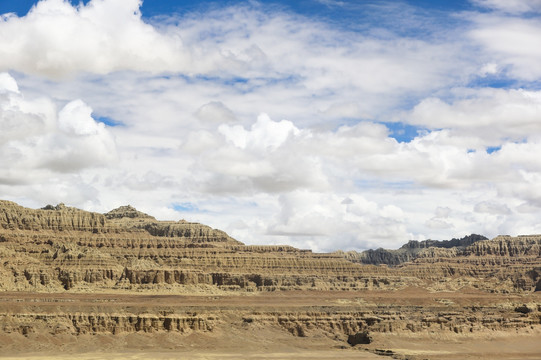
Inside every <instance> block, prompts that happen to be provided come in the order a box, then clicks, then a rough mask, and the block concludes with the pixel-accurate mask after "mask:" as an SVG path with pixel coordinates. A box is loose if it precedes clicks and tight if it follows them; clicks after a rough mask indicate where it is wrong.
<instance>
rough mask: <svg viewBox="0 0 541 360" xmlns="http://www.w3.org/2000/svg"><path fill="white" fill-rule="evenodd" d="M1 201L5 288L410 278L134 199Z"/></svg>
mask: <svg viewBox="0 0 541 360" xmlns="http://www.w3.org/2000/svg"><path fill="white" fill-rule="evenodd" d="M0 205H1V207H0V229H1V231H0V255H2V257H3V258H5V261H4V262H3V264H2V265H1V267H0V272H1V274H2V275H3V276H2V279H1V280H0V289H2V290H31V291H62V290H72V291H82V290H87V289H89V288H90V289H94V290H111V291H114V290H137V289H139V290H145V289H146V290H160V289H161V290H164V289H167V290H172V289H177V290H181V289H182V288H183V287H184V286H186V285H196V286H215V287H217V288H219V289H222V290H244V291H257V290H265V291H269V290H270V291H272V290H280V289H282V290H287V289H305V288H323V289H364V288H393V287H400V286H403V285H404V284H405V281H407V279H403V278H400V277H399V276H397V275H394V274H393V273H392V272H391V271H389V270H387V269H383V268H381V269H380V268H376V267H362V266H360V265H358V264H354V263H352V262H350V261H347V260H346V259H343V258H342V257H340V256H337V255H334V254H314V253H312V252H311V251H305V250H299V249H295V248H293V247H290V246H245V245H243V244H242V243H240V242H238V241H236V240H235V239H233V238H231V237H230V236H228V235H227V234H226V233H225V232H223V231H220V230H216V229H212V228H210V227H208V226H205V225H201V224H197V223H191V222H187V221H184V220H181V221H178V222H173V221H157V220H156V219H155V218H153V217H151V216H149V215H147V214H144V213H142V212H139V211H137V210H136V209H134V208H133V207H131V206H123V207H120V208H118V209H115V210H113V211H111V212H109V213H107V214H105V215H102V214H97V213H90V212H86V211H82V210H78V209H74V208H70V207H65V206H63V205H59V206H56V207H53V206H47V207H45V208H44V209H39V210H32V209H27V208H23V207H21V206H19V205H17V204H15V203H12V202H7V201H4V202H1V203H0Z"/></svg>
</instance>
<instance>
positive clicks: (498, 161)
mask: <svg viewBox="0 0 541 360" xmlns="http://www.w3.org/2000/svg"><path fill="white" fill-rule="evenodd" d="M478 3H479V4H481V1H479V2H478ZM482 3H483V4H482V5H483V6H489V5H490V7H491V8H495V7H499V8H500V9H501V11H499V12H485V13H472V12H470V13H467V14H461V15H460V17H453V19H454V21H458V22H461V21H462V22H461V23H460V24H462V25H465V26H455V25H456V23H453V24H452V26H451V25H449V24H447V23H445V22H443V23H438V25H434V26H432V25H427V24H428V23H429V22H426V23H425V24H424V25H423V24H420V23H415V21H417V20H411V19H409V18H408V19H405V17H401V16H403V13H402V12H401V11H400V9H401V6H403V5H400V4H399V5H396V6H394V7H393V11H394V12H393V13H392V14H390V15H389V14H380V15H386V16H389V17H390V19H389V20H388V21H390V22H394V23H396V24H395V25H396V28H393V29H374V28H372V29H369V31H364V30H361V31H353V30H344V29H342V28H338V27H333V25H332V24H325V23H323V22H322V20H321V19H320V20H314V19H310V18H308V17H303V16H300V15H295V14H291V13H285V12H279V11H276V10H274V9H273V10H272V11H268V10H269V9H268V8H266V7H265V5H264V4H257V3H251V4H249V5H246V6H230V7H217V8H216V9H215V10H212V11H209V12H207V13H191V14H187V15H184V16H182V17H168V18H164V17H160V18H154V19H150V20H149V23H145V22H144V21H143V20H142V18H141V14H140V13H139V2H138V1H135V0H130V1H123V0H92V1H90V2H88V3H87V4H86V5H79V6H76V7H73V6H71V5H70V4H69V3H68V2H63V1H60V0H44V1H42V2H40V3H39V5H38V6H37V7H36V8H34V9H33V10H32V11H31V12H30V13H29V14H28V15H27V16H25V17H17V16H15V15H9V16H3V17H2V19H1V20H0V68H3V69H13V70H14V71H12V74H13V76H14V77H15V78H16V79H17V81H15V79H14V78H13V77H12V76H10V75H8V74H7V73H4V74H0V155H2V156H1V159H0V170H2V171H1V172H0V197H1V198H6V197H7V198H10V199H13V200H16V201H20V202H21V203H23V204H26V205H32V206H36V207H38V206H43V205H44V204H46V203H55V202H60V201H63V202H65V203H67V204H70V205H73V206H79V207H83V208H85V209H88V210H93V211H101V212H105V211H108V210H110V209H112V208H114V207H117V206H119V205H124V204H126V203H128V202H129V203H131V204H132V205H134V206H136V207H137V208H139V209H140V210H142V211H145V212H148V213H150V214H152V215H155V216H157V217H158V218H162V219H171V220H176V219H179V218H186V219H189V220H191V221H201V222H204V223H207V224H209V225H211V226H214V227H218V228H222V229H224V230H226V231H228V232H230V233H231V234H232V235H233V236H235V237H238V238H239V240H241V241H244V242H247V243H259V244H265V243H284V242H287V243H290V244H293V245H296V246H299V247H305V248H312V249H314V250H334V249H337V248H343V249H363V248H368V247H373V248H374V247H380V246H384V247H394V248H396V247H398V246H400V245H401V244H402V243H404V242H406V241H407V240H410V239H419V240H422V239H425V238H435V239H449V238H451V237H460V236H464V235H467V234H469V233H472V232H477V233H482V234H485V235H487V236H495V235H497V233H498V232H509V233H517V232H518V231H520V232H523V233H528V232H539V231H540V230H541V229H539V227H540V226H541V225H536V224H537V218H538V215H539V214H540V213H541V211H540V210H541V208H540V207H541V191H540V190H538V189H541V161H540V160H539V159H538V156H537V154H539V153H540V152H541V136H539V134H541V128H540V125H539V124H541V122H540V121H539V120H540V114H541V111H540V109H541V95H540V92H539V91H537V90H535V86H532V87H530V88H527V87H526V85H527V84H528V82H532V81H533V82H535V81H537V79H538V77H537V76H538V75H539V74H541V70H539V64H540V63H541V61H539V60H540V56H538V55H539V54H538V52H539V51H538V50H537V48H538V46H536V44H537V40H536V39H537V38H538V36H537V35H538V34H539V33H541V29H540V28H539V26H538V24H537V23H536V21H537V19H536V18H534V17H532V15H531V14H530V17H529V18H526V19H522V18H519V17H517V16H514V15H509V13H513V14H518V13H519V10H518V9H519V5H520V4H519V3H518V2H514V3H513V4H514V5H513V4H511V3H508V4H509V5H505V4H504V3H503V2H496V1H488V0H486V1H482ZM523 4H526V3H523ZM528 4H530V5H531V4H533V3H528ZM505 6H507V10H505V9H504V7H505ZM383 8H385V7H381V9H383ZM513 9H514V10H513ZM520 11H532V10H520ZM368 25H372V26H373V24H368ZM420 26H423V27H420ZM402 27H404V28H407V29H417V30H418V29H423V36H422V38H421V37H416V33H415V31H413V33H410V32H407V31H406V32H405V33H407V36H406V35H402V34H401V32H400V31H398V30H396V29H402ZM427 28H428V29H427ZM424 30H430V31H429V34H425V33H424ZM393 31H395V33H393ZM472 39H473V40H475V42H474V43H473V44H472V43H471V40H472ZM481 78H482V79H481ZM493 79H497V80H498V79H503V81H509V82H510V83H512V82H513V81H521V82H522V83H523V84H525V85H524V89H509V88H507V89H494V88H488V87H487V88H479V87H478V86H473V87H471V86H470V87H468V84H469V82H472V83H474V84H475V83H476V81H480V82H481V83H488V84H490V81H491V80H493ZM532 89H533V90H532ZM45 94H46V97H44V95H45ZM23 95H24V96H23ZM77 99H80V100H77ZM92 113H93V114H94V118H93V117H92ZM102 116H103V117H105V118H108V119H110V120H111V121H112V122H114V123H118V124H119V126H115V127H110V126H104V125H103V124H101V123H99V122H97V121H96V120H95V119H97V118H100V117H102ZM379 121H395V122H398V123H400V122H404V123H407V124H409V125H413V126H417V127H418V130H419V133H418V134H417V135H416V137H415V138H414V139H411V140H409V141H406V142H399V141H397V140H395V139H394V138H392V137H390V136H391V135H392V134H393V129H390V128H388V127H387V126H385V125H384V124H381V123H378V122H379ZM398 123H397V124H398ZM414 130H415V129H414ZM488 147H493V150H496V149H497V151H494V152H492V153H488V152H487V148H488ZM97 167H98V168H99V169H96V168H97ZM175 204H188V205H187V206H186V207H183V206H182V205H180V206H177V208H176V210H175Z"/></svg>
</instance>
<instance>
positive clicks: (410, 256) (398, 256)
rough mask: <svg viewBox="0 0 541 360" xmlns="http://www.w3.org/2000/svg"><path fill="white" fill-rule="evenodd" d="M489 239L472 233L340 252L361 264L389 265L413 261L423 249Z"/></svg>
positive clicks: (454, 245) (462, 248) (468, 243)
mask: <svg viewBox="0 0 541 360" xmlns="http://www.w3.org/2000/svg"><path fill="white" fill-rule="evenodd" d="M482 240H488V239H487V238H486V237H484V236H482V235H476V234H472V235H469V236H465V237H463V238H461V239H452V240H443V241H440V240H424V241H416V240H411V241H409V242H408V243H407V244H404V245H402V247H401V248H400V249H397V250H387V249H382V248H379V249H376V250H366V251H363V252H361V253H358V252H356V251H349V252H346V253H344V252H339V254H341V255H342V256H344V257H345V258H346V259H348V260H350V261H352V262H356V263H360V264H371V265H382V264H384V265H389V266H398V265H400V264H402V263H405V262H409V261H412V260H414V259H416V258H418V257H423V256H424V253H426V252H423V249H428V248H444V249H451V248H455V249H457V250H464V249H465V248H466V247H467V246H469V245H472V244H474V243H476V242H478V241H482Z"/></svg>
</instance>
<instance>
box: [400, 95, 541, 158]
mask: <svg viewBox="0 0 541 360" xmlns="http://www.w3.org/2000/svg"><path fill="white" fill-rule="evenodd" d="M540 120H541V92H539V91H528V90H522V89H516V90H515V89H511V90H506V89H492V88H484V89H478V90H468V89H461V90H457V94H456V98H455V99H454V100H453V102H452V103H446V102H444V101H442V100H441V99H439V98H428V99H425V100H423V101H421V102H420V103H419V104H418V105H416V106H415V107H414V109H413V111H412V112H411V114H410V115H409V122H410V123H411V124H415V125H419V126H423V127H427V128H430V129H441V128H444V129H450V131H451V132H452V133H454V134H457V135H461V136H467V135H469V134H475V137H477V138H478V139H479V140H480V142H479V143H477V144H472V148H478V147H479V146H480V145H481V146H482V145H485V146H495V145H499V144H501V142H502V141H508V140H513V141H521V140H523V139H526V138H529V137H532V136H537V135H536V134H539V133H541V121H540Z"/></svg>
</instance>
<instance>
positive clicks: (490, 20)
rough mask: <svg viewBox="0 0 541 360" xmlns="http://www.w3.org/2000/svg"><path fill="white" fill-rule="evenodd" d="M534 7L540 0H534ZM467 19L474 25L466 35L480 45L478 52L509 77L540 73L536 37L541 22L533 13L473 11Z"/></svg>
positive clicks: (528, 77) (533, 77)
mask: <svg viewBox="0 0 541 360" xmlns="http://www.w3.org/2000/svg"><path fill="white" fill-rule="evenodd" d="M502 3H504V2H503V1H502ZM521 3H524V4H526V2H521ZM532 3H533V2H532ZM535 9H536V10H537V11H539V10H541V3H540V2H536V3H535ZM471 20H472V22H473V23H474V26H473V27H472V29H471V30H470V31H469V33H468V35H469V38H470V39H472V40H473V41H474V42H475V43H476V44H478V45H480V46H481V48H482V52H481V53H480V55H481V56H483V58H485V59H487V60H488V61H489V62H490V63H492V64H495V65H496V66H497V67H498V68H502V69H506V73H507V74H508V76H510V77H511V78H518V79H520V80H525V81H532V80H538V79H539V78H540V77H541V65H540V60H541V49H540V47H539V41H538V34H539V32H540V31H541V25H540V24H539V21H538V18H537V17H533V18H529V17H526V18H523V17H508V16H504V15H501V14H494V13H489V14H476V15H474V16H471Z"/></svg>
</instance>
